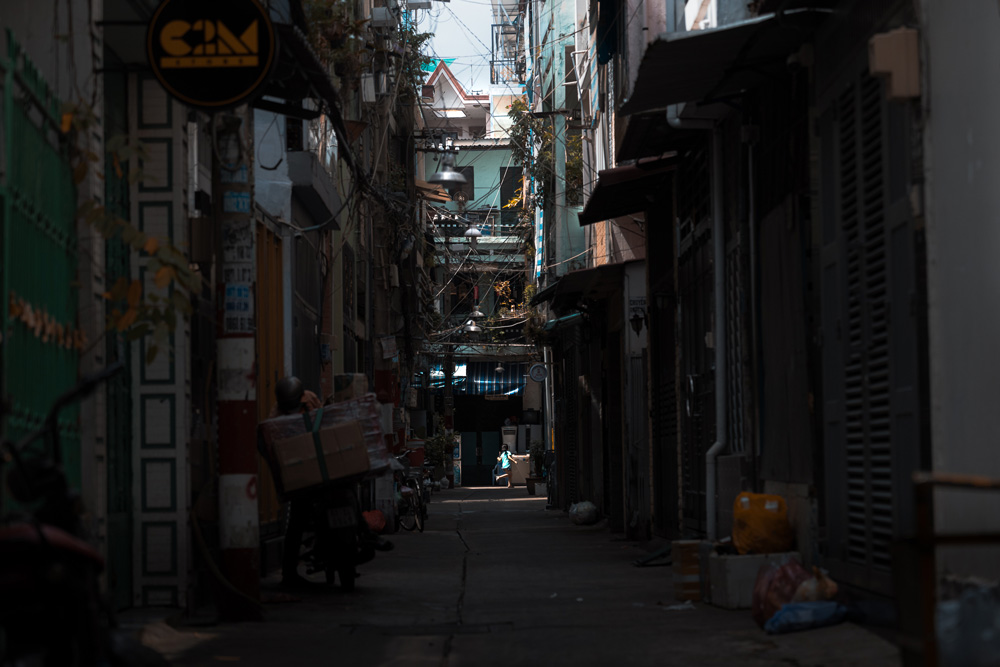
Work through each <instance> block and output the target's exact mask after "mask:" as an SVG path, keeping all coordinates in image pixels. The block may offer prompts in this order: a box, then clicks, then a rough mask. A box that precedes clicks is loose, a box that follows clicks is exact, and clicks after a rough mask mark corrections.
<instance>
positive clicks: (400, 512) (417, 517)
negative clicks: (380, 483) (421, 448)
mask: <svg viewBox="0 0 1000 667" xmlns="http://www.w3.org/2000/svg"><path fill="white" fill-rule="evenodd" d="M407 453H409V452H405V453H403V454H402V455H401V456H397V457H396V461H397V462H398V463H399V469H397V470H396V471H395V472H393V486H394V489H395V492H396V527H397V528H400V527H401V528H403V529H404V530H408V531H412V530H413V529H414V528H416V529H417V530H418V531H419V532H421V533H422V532H424V520H425V519H426V518H427V506H426V505H425V504H424V501H423V493H422V491H421V486H420V480H419V479H417V478H416V477H413V476H412V475H410V464H409V458H407V456H406V454H407Z"/></svg>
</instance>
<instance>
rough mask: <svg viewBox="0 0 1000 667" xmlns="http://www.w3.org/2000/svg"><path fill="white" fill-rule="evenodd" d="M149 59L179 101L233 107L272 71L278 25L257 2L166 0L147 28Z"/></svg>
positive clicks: (216, 106)
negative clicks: (276, 26) (275, 30)
mask: <svg viewBox="0 0 1000 667" xmlns="http://www.w3.org/2000/svg"><path fill="white" fill-rule="evenodd" d="M146 56H147V58H148V59H149V66H150V68H151V69H152V70H153V74H154V75H155V76H156V78H157V80H158V81H159V82H160V84H161V85H162V86H163V87H164V88H165V89H166V90H167V92H169V93H170V94H171V95H173V96H174V97H176V98H177V99H178V100H180V101H181V102H184V103H185V104H189V105H191V106H194V107H200V108H203V109H210V110H216V109H225V108H228V107H234V106H237V105H238V104H240V103H241V102H244V101H245V100H247V99H248V98H250V97H252V96H253V95H254V94H255V93H256V92H257V91H258V90H259V89H260V87H261V86H262V85H263V84H264V82H265V80H266V79H267V76H268V74H270V72H271V66H272V65H273V64H274V58H275V35H274V25H273V24H272V23H271V18H270V16H268V13H267V10H266V9H265V8H264V7H262V6H261V5H260V3H259V2H258V0H211V2H208V1H206V0H163V2H161V3H160V6H159V7H157V8H156V12H155V13H154V14H153V18H152V19H150V21H149V26H148V28H147V30H146Z"/></svg>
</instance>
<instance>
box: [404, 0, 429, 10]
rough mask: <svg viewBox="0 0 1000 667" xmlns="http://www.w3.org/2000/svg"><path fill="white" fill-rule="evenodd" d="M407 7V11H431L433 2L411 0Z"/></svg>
mask: <svg viewBox="0 0 1000 667" xmlns="http://www.w3.org/2000/svg"><path fill="white" fill-rule="evenodd" d="M406 7H407V9H430V8H431V0H409V2H407V3H406Z"/></svg>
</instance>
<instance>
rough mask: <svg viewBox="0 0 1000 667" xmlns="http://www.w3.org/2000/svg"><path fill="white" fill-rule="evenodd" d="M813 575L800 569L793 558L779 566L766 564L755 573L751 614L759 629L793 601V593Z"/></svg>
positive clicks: (799, 565)
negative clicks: (783, 606)
mask: <svg viewBox="0 0 1000 667" xmlns="http://www.w3.org/2000/svg"><path fill="white" fill-rule="evenodd" d="M812 578H813V573H812V572H810V571H809V570H807V569H806V568H804V567H802V563H800V562H799V561H798V560H796V559H795V558H788V559H787V560H786V561H785V562H783V563H781V564H780V565H779V564H776V563H767V564H766V565H762V566H761V568H760V570H758V571H757V581H756V582H754V587H753V601H752V602H751V612H752V613H753V620H754V621H756V622H757V625H759V626H760V627H761V628H763V627H764V624H765V623H767V621H768V619H770V618H771V617H772V616H774V614H775V613H776V612H777V611H778V610H779V609H781V607H782V605H786V604H788V603H789V602H792V600H794V599H795V593H796V591H798V590H799V586H801V585H802V583H803V582H805V581H807V580H809V579H812Z"/></svg>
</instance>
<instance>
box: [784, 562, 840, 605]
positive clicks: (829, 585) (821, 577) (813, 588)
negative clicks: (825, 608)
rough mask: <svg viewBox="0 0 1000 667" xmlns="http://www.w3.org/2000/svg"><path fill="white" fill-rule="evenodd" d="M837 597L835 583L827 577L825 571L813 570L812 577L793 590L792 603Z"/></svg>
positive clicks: (816, 568)
mask: <svg viewBox="0 0 1000 667" xmlns="http://www.w3.org/2000/svg"><path fill="white" fill-rule="evenodd" d="M836 595H837V582H836V581H834V580H833V579H831V578H830V577H828V576H827V573H826V571H825V570H821V569H819V568H818V567H814V568H813V576H812V577H811V578H809V579H806V580H805V581H803V582H802V583H801V584H799V587H798V588H797V589H795V595H794V596H792V602H816V601H820V600H832V599H833V598H834V597H835V596H836Z"/></svg>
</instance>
